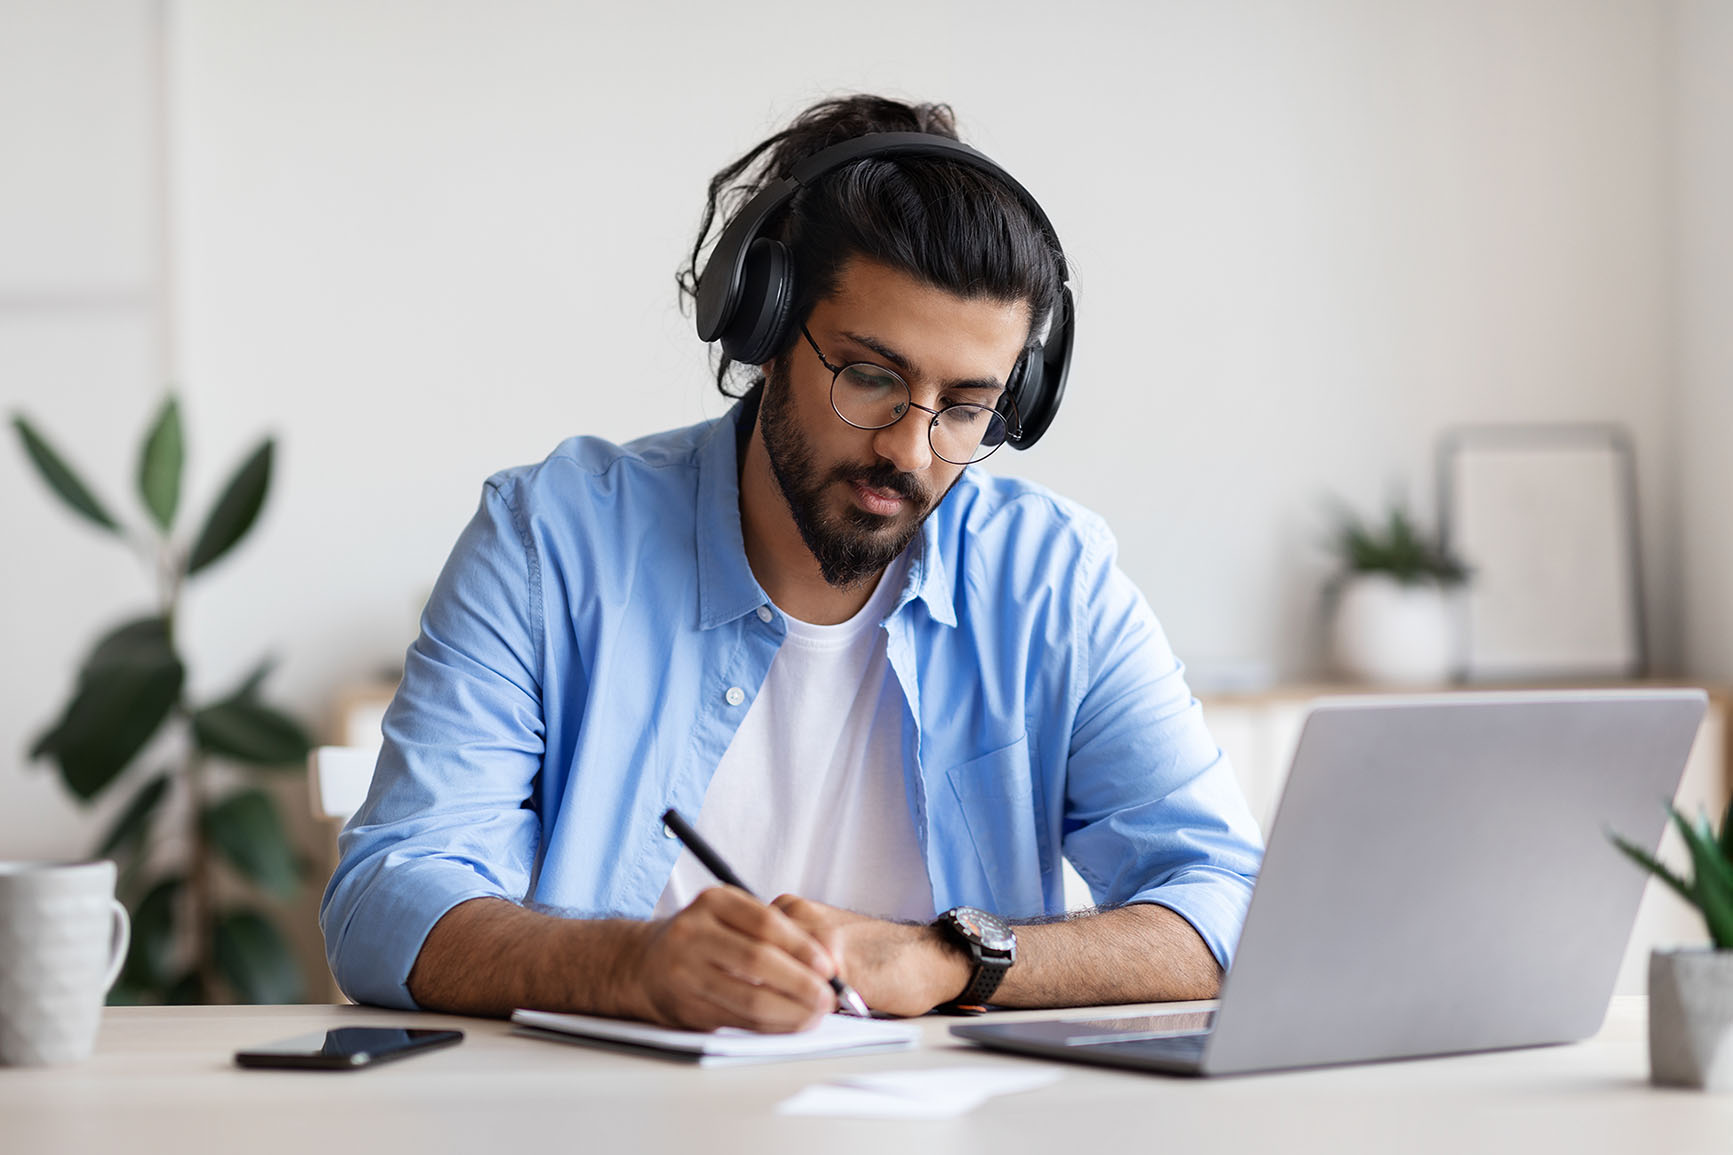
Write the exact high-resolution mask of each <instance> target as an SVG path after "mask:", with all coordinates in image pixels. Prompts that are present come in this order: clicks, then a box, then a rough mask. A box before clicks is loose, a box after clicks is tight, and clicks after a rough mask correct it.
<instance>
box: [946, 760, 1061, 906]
mask: <svg viewBox="0 0 1733 1155" xmlns="http://www.w3.org/2000/svg"><path fill="white" fill-rule="evenodd" d="M1033 755H1034V749H1033V747H1032V745H1031V744H1030V742H1029V738H1028V735H1027V734H1024V735H1023V736H1021V737H1019V738H1018V739H1017V740H1016V741H1015V742H1012V743H1011V744H1010V745H1008V746H1002V747H1000V748H999V749H997V750H993V751H990V752H988V753H986V754H982V755H981V756H980V757H978V758H972V759H970V760H969V761H967V762H963V763H960V764H959V765H957V766H954V767H952V768H951V769H950V770H949V771H948V772H947V773H946V779H947V781H948V782H949V784H950V788H951V793H952V795H953V796H954V798H955V800H956V803H957V806H958V808H959V810H960V812H961V816H962V820H963V825H964V826H965V827H966V828H967V829H968V833H969V837H970V839H971V840H972V841H973V843H974V851H975V855H976V857H977V858H978V859H979V860H980V869H981V871H982V875H983V880H984V881H985V883H986V886H987V889H988V891H989V892H990V893H991V895H992V899H993V904H992V909H993V910H994V912H995V913H996V914H999V915H1001V916H1003V917H1006V918H1032V917H1034V916H1036V915H1040V914H1044V913H1046V903H1045V901H1044V899H1043V895H1044V892H1045V891H1046V889H1047V887H1046V886H1045V884H1044V883H1045V879H1046V877H1047V875H1049V874H1050V873H1051V872H1052V871H1053V869H1054V867H1055V865H1056V864H1055V863H1052V862H1050V861H1049V855H1048V853H1047V838H1046V827H1047V823H1046V813H1045V810H1046V807H1045V806H1044V804H1043V800H1042V793H1041V791H1040V790H1038V789H1036V786H1035V781H1034V779H1035V773H1034V765H1033V763H1034V757H1033Z"/></svg>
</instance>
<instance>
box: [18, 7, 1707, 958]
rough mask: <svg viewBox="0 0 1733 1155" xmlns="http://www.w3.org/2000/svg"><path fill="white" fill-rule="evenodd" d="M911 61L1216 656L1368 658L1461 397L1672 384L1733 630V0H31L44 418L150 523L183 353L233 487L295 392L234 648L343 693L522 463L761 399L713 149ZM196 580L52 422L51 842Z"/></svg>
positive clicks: (1646, 555)
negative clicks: (141, 537)
mask: <svg viewBox="0 0 1733 1155" xmlns="http://www.w3.org/2000/svg"><path fill="white" fill-rule="evenodd" d="M861 90H867V91H876V92H883V93H886V94H890V95H896V96H903V97H907V98H913V99H923V100H941V101H947V102H949V103H951V104H952V105H953V106H954V108H955V110H956V112H957V114H958V117H959V120H960V123H961V125H962V127H963V130H964V133H965V137H966V138H967V139H968V140H970V141H971V143H974V144H976V145H977V146H978V147H980V148H982V149H983V150H984V151H986V152H987V153H988V154H990V155H992V156H993V157H994V158H995V159H997V160H998V161H999V162H1000V163H1002V164H1003V165H1005V166H1006V167H1007V168H1009V169H1010V170H1011V171H1012V172H1014V173H1016V174H1017V175H1018V176H1019V178H1020V179H1021V180H1022V181H1023V183H1024V184H1025V185H1026V186H1027V187H1028V188H1029V189H1030V190H1031V191H1032V192H1033V193H1035V195H1036V196H1037V197H1039V198H1040V200H1041V201H1042V203H1043V205H1044V206H1045V207H1046V209H1047V211H1048V213H1049V215H1050V216H1051V217H1052V219H1053V221H1054V222H1055V224H1056V226H1057V227H1058V229H1059V232H1060V235H1061V237H1062V239H1063V242H1064V245H1065V248H1066V251H1067V253H1068V254H1069V255H1070V257H1071V260H1072V265H1073V279H1074V284H1075V286H1076V290H1077V296H1078V306H1079V322H1078V328H1079V336H1078V342H1077V352H1076V359H1075V363H1074V369H1073V373H1072V377H1071V383H1070V391H1069V394H1068V396H1067V399H1066V403H1065V407H1064V411H1063V413H1062V414H1061V415H1060V418H1059V420H1058V422H1057V423H1056V424H1055V425H1054V427H1053V430H1052V432H1051V433H1050V434H1049V435H1048V436H1047V437H1046V438H1045V440H1044V441H1043V442H1042V444H1041V445H1040V446H1039V447H1038V448H1037V449H1035V450H1033V451H1031V452H1029V453H1027V454H1019V453H1015V452H1005V453H1001V454H999V455H997V456H996V457H995V458H993V459H992V461H991V462H989V463H988V466H987V467H988V468H991V469H994V470H997V471H1002V472H1006V473H1015V474H1019V475H1023V476H1027V477H1030V478H1033V479H1036V480H1038V481H1040V482H1042V483H1044V484H1047V485H1049V486H1052V487H1053V488H1055V489H1057V490H1059V491H1060V492H1062V493H1064V494H1066V495H1068V496H1070V497H1073V498H1075V499H1077V500H1079V501H1081V502H1083V503H1084V504H1086V505H1089V506H1091V507H1093V508H1095V509H1096V510H1098V511H1099V512H1101V513H1102V514H1104V515H1105V516H1106V517H1107V519H1108V520H1109V522H1110V523H1111V524H1112V526H1113V527H1114V529H1115V530H1116V532H1117V533H1118V535H1119V540H1120V544H1121V561H1122V564H1123V566H1124V568H1125V569H1126V570H1127V571H1128V572H1129V573H1130V575H1131V576H1132V578H1133V579H1134V580H1135V581H1136V582H1137V583H1138V585H1139V586H1140V587H1141V588H1142V589H1143V590H1144V592H1145V593H1146V594H1147V596H1148V597H1149V599H1150V601H1151V603H1152V604H1153V605H1154V607H1155V610H1156V613H1157V614H1158V616H1160V618H1161V619H1162V621H1163V623H1164V624H1165V626H1166V628H1167V630H1168V633H1169V635H1170V637H1171V639H1172V641H1173V644H1174V646H1175V648H1176V650H1177V651H1178V652H1179V654H1180V655H1181V657H1182V658H1184V659H1185V660H1186V661H1187V662H1188V664H1189V665H1190V667H1191V669H1192V671H1193V674H1194V677H1195V680H1196V682H1197V684H1198V686H1199V688H1200V690H1202V691H1207V690H1209V689H1211V688H1221V687H1233V688H1238V689H1245V688H1248V687H1251V688H1256V687H1259V686H1273V685H1280V684H1285V683H1291V682H1295V681H1303V680H1306V679H1311V678H1316V677H1318V676H1319V675H1320V674H1322V673H1323V672H1324V671H1325V670H1326V668H1327V660H1328V659H1327V654H1326V652H1325V647H1324V645H1323V630H1322V625H1321V622H1322V617H1321V609H1320V606H1321V594H1322V591H1323V589H1324V586H1325V583H1326V580H1327V579H1328V578H1329V577H1330V576H1331V574H1332V573H1333V567H1334V565H1335V561H1334V559H1333V558H1332V557H1331V555H1330V553H1329V551H1328V550H1327V549H1326V548H1325V547H1324V544H1323V543H1324V542H1325V541H1326V539H1327V538H1328V536H1329V526H1330V522H1329V517H1328V514H1327V511H1328V508H1329V506H1328V502H1329V500H1331V499H1333V498H1336V499H1341V500H1343V501H1345V502H1347V503H1348V504H1350V505H1352V506H1354V507H1357V508H1359V509H1362V510H1367V511H1373V510H1376V509H1377V508H1379V507H1381V506H1383V505H1384V504H1385V503H1387V502H1388V501H1389V500H1390V499H1392V498H1393V497H1396V496H1405V497H1406V498H1407V499H1408V500H1409V502H1410V503H1411V505H1412V506H1413V507H1414V508H1415V509H1416V510H1417V511H1419V513H1420V515H1421V517H1422V518H1423V520H1431V519H1432V518H1433V517H1434V514H1433V509H1434V503H1435V499H1436V494H1435V492H1434V476H1435V454H1436V451H1437V446H1438V443H1439V439H1440V437H1441V435H1442V434H1444V433H1445V431H1447V430H1449V429H1450V428H1452V427H1456V426H1460V425H1464V424H1478V423H1506V422H1522V423H1532V422H1540V423H1561V422H1611V423H1616V424H1618V425H1620V426H1622V427H1624V428H1625V429H1627V430H1628V431H1629V433H1630V435H1631V438H1632V440H1633V442H1634V445H1635V451H1636V452H1635V459H1636V466H1637V492H1638V495H1639V505H1640V518H1639V526H1640V548H1639V551H1638V555H1639V558H1640V565H1641V568H1642V574H1643V597H1644V602H1645V604H1644V607H1643V608H1644V611H1645V613H1644V630H1645V635H1646V636H1645V638H1644V643H1645V646H1646V649H1647V653H1648V657H1649V665H1650V668H1651V670H1652V671H1654V672H1658V673H1661V674H1668V675H1676V676H1681V677H1686V678H1691V679H1696V680H1714V679H1722V680H1725V679H1730V678H1733V516H1730V515H1729V513H1728V509H1729V505H1730V499H1733V322H1730V320H1729V318H1730V317H1733V132H1730V131H1729V126H1730V125H1733V4H1728V3H1725V2H1724V0H1394V2H1393V0H1304V2H1292V0H1185V2H1179V0H1172V2H1162V0H1137V2H1135V3H1134V2H1131V0H1119V2H1110V0H1076V2H1073V3H1069V4H1065V5H1062V6H1054V5H1052V4H1036V3H1027V2H1024V0H995V2H993V3H961V2H955V3H947V2H938V0H919V2H915V0H878V2H877V3H874V4H871V5H866V6H860V5H824V4H812V3H793V2H782V0H752V2H749V3H745V4H730V5H717V4H699V3H696V2H691V3H644V4H596V3H583V2H568V0H561V2H554V0H544V2H533V0H492V2H489V3H486V4H482V3H475V2H468V3H459V2H455V0H443V2H442V0H0V163H3V164H4V166H5V170H4V171H5V178H4V180H0V412H4V413H6V414H7V415H8V416H10V415H11V414H13V413H15V412H18V411H23V412H25V413H28V414H29V415H30V417H31V419H32V420H33V421H34V422H35V423H36V424H37V426H38V427H39V428H41V429H42V430H43V431H44V432H46V433H48V434H51V435H52V436H53V439H54V441H55V443H56V444H57V445H58V446H60V447H61V448H62V449H64V450H65V451H66V453H67V455H68V456H69V457H70V458H72V459H73V460H74V461H75V462H76V464H77V465H78V467H79V468H80V470H81V472H82V473H83V475H84V476H85V477H86V479H87V480H89V481H90V483H91V485H92V487H93V488H94V489H96V490H97V491H99V492H100V493H101V494H102V495H103V496H104V499H105V501H106V502H107V503H108V504H109V506H110V507H111V508H113V509H115V510H116V511H117V513H124V514H126V515H127V516H129V517H133V518H134V520H138V519H137V517H136V516H134V511H135V510H136V508H137V500H136V499H135V498H133V497H132V496H131V495H132V492H133V490H134V488H135V480H134V479H135V475H136V472H137V468H138V465H137V462H138V454H139V441H140V436H141V432H142V431H143V430H144V429H145V428H146V427H147V426H148V425H149V423H150V421H151V419H152V417H153V415H154V414H155V413H156V412H157V410H158V408H159V407H160V405H161V403H162V399H163V397H164V395H165V392H166V391H167V390H168V389H169V388H171V387H172V388H173V389H174V390H175V391H176V392H177V393H178V395H179V396H180V398H181V403H182V409H183V420H184V423H185V433H186V442H187V475H186V487H185V492H186V496H185V498H184V502H185V504H186V506H187V508H188V511H189V514H188V517H189V524H196V517H197V516H202V514H203V512H204V510H205V509H207V508H208V507H209V505H210V503H211V501H212V500H213V499H214V496H215V494H216V492H217V490H218V489H219V488H220V487H221V485H222V483H223V481H224V480H225V478H226V477H227V476H228V474H229V473H230V472H231V471H232V470H233V469H234V467H235V466H236V465H237V464H238V462H239V461H240V459H241V457H242V456H243V455H244V453H245V451H246V450H247V449H248V448H250V447H251V446H252V445H253V444H254V443H256V442H257V440H258V439H259V438H260V437H261V436H263V435H264V434H266V433H273V434H275V435H276V436H277V437H278V439H279V444H278V454H277V460H276V466H277V468H276V476H275V479H274V483H273V489H272V492H271V495H270V499H269V503H268V505H267V506H266V508H265V510H264V513H263V516H262V518H261V520H260V522H259V524H258V526H257V528H256V530H255V532H254V534H253V535H252V537H251V538H250V539H249V540H248V541H247V542H246V543H245V544H244V545H243V546H242V547H240V548H239V549H237V550H236V551H235V553H234V554H233V555H232V556H231V557H229V558H226V559H225V560H224V561H223V562H222V563H221V564H220V567H213V569H212V571H211V572H210V574H209V576H208V578H201V579H200V581H199V582H198V583H197V584H195V585H193V586H190V587H189V590H188V594H187V600H186V602H185V605H184V607H183V611H182V616H181V618H180V620H179V621H178V622H177V629H178V631H179V633H180V636H181V640H182V646H183V648H184V649H185V650H186V651H187V652H188V653H189V654H192V655H196V659H197V660H196V661H189V677H190V679H191V681H190V682H189V685H188V692H189V694H191V695H194V696H198V695H210V694H215V693H218V692H219V691H221V690H222V689H224V688H225V687H228V686H230V685H231V684H233V683H234V682H236V681H237V680H239V679H240V678H242V677H243V676H245V674H246V673H247V671H248V670H249V669H251V668H252V666H253V664H254V663H255V661H256V660H257V658H258V656H259V655H260V654H262V653H273V654H275V655H276V656H277V657H278V658H279V664H278V666H277V669H276V671H275V673H274V674H273V676H272V680H271V683H270V684H271V687H272V692H273V694H274V696H275V698H276V700H277V701H279V702H281V703H282V704H283V705H284V706H286V707H287V708H288V709H289V710H290V711H291V712H293V713H294V714H295V715H296V716H297V717H299V718H300V719H301V720H302V721H303V723H304V724H305V725H306V726H307V728H308V729H309V730H310V731H311V732H312V733H313V734H314V735H315V736H316V737H320V736H323V737H329V736H330V735H331V734H332V727H333V725H334V717H335V713H334V712H335V711H336V710H337V709H338V705H339V703H340V701H341V700H342V699H343V696H344V695H345V694H346V693H348V692H350V691H351V690H352V689H353V688H354V687H356V686H359V685H364V684H367V683H370V682H373V681H376V680H378V679H379V678H381V677H384V678H386V679H389V677H390V671H391V670H392V669H393V667H395V666H396V665H397V663H398V662H399V660H400V657H401V654H402V651H403V649H404V647H405V646H407V645H408V643H409V642H410V640H411V639H412V638H413V636H414V631H415V623H416V617H417V614H418V612H419V609H420V605H421V602H422V600H423V599H424V597H425V595H426V593H427V591H428V589H429V587H430V586H431V584H432V581H433V579H434V576H435V575H436V573H437V571H438V569H439V566H440V564H441V562H442V561H443V559H444V557H445V554H446V552H447V550H448V549H449V548H450V545H451V543H452V541H453V539H454V538H455V536H456V534H457V532H458V531H459V529H460V528H461V527H462V525H463V524H464V522H465V520H466V519H467V518H468V516H469V514H470V513H471V512H472V510H473V509H474V507H475V504H476V501H477V499H478V496H479V492H480V485H481V482H482V480H483V479H484V478H485V477H486V476H487V475H488V474H490V473H492V472H493V471H495V470H497V469H500V468H502V467H505V466H509V465H514V464H519V463H523V462H529V461H534V460H538V459H540V458H541V457H543V456H544V455H545V454H546V453H547V452H548V451H549V450H550V449H552V448H553V446H554V445H555V444H556V443H557V442H558V441H559V440H560V439H561V438H562V437H565V436H567V435H570V434H575V433H587V434H596V435H600V436H603V437H607V438H611V439H616V440H622V439H627V438H630V437H632V436H635V435H637V434H639V433H643V432H648V431H652V430H657V429H663V428H668V427H672V426H676V425H684V424H688V423H691V422H694V421H698V420H702V419H705V418H707V417H712V416H715V415H718V414H720V413H722V412H723V411H724V410H725V408H726V405H727V403H726V402H725V401H724V400H723V399H722V398H721V397H720V396H719V395H718V394H717V393H716V392H715V389H714V386H713V384H712V382H711V378H710V373H709V370H708V363H707V360H706V351H705V349H704V348H703V347H702V346H700V345H699V343H698V342H697V340H696V338H695V337H694V336H693V334H692V331H691V324H690V322H689V320H688V319H686V318H685V317H684V316H682V315H681V313H680V312H679V311H678V308H677V304H676V296H675V291H674V273H675V270H676V268H677V266H678V265H679V264H680V263H681V261H682V259H683V258H684V257H685V255H686V254H687V252H688V251H689V249H690V246H691V243H692V234H693V231H694V229H695V228H696V226H697V222H698V219H699V214H700V212H701V211H702V208H703V195H704V187H705V184H706V182H707V180H708V179H709V177H710V176H711V174H712V173H713V172H715V171H716V170H717V169H718V168H720V167H722V165H724V164H725V163H727V162H728V161H729V160H731V159H732V158H734V157H735V156H737V155H738V154H739V153H740V152H742V151H744V150H745V149H746V148H748V147H749V146H751V145H752V144H754V143H755V142H757V141H758V140H760V139H762V138H763V137H764V136H765V135H767V134H768V133H769V132H770V131H773V130H774V129H775V128H777V127H778V126H780V125H781V124H782V123H783V122H784V121H785V120H786V119H787V118H788V117H790V116H791V115H792V114H794V113H795V112H796V111H798V110H799V109H801V108H802V107H804V106H805V105H807V104H808V103H810V102H811V101H813V100H815V99H817V98H820V97H823V96H826V95H831V94H836V93H843V92H851V91H861ZM151 597H152V594H151V584H150V575H149V574H148V573H147V572H145V571H144V570H142V569H141V568H140V567H138V566H137V565H136V564H133V563H132V562H131V559H128V558H127V557H125V556H124V552H123V551H121V550H117V548H116V547H115V545H114V543H113V542H112V541H109V540H106V539H104V538H103V537H102V536H101V535H100V534H97V533H94V532H91V530H90V527H88V526H85V525H81V524H79V523H77V522H76V521H74V520H73V519H71V518H69V517H67V516H66V513H65V511H64V510H63V509H62V508H59V507H58V506H57V504H56V503H55V502H54V501H53V499H52V498H51V497H50V496H49V495H48V493H47V491H46V489H45V488H44V487H43V486H42V484H41V483H40V481H39V479H38V478H37V477H36V476H35V474H34V472H33V471H32V470H31V468H30V466H29V464H28V462H27V461H26V459H25V458H24V456H23V454H22V453H21V452H19V451H18V445H17V440H16V438H14V437H12V436H11V434H10V433H9V434H8V435H7V440H6V442H5V444H4V448H3V449H0V653H3V654H4V661H3V662H0V703H3V704H0V857H7V858H38V857H39V858H65V857H77V856H79V855H82V854H86V853H89V851H90V849H91V847H92V845H93V843H94V842H95V840H96V838H97V836H98V833H99V831H100V830H102V829H103V828H104V826H105V824H106V823H107V822H109V821H110V820H112V818H113V817H114V810H115V808H116V807H118V806H119V805H121V803H122V801H123V800H124V799H123V797H122V796H121V795H120V793H119V792H116V794H115V795H114V796H105V797H104V798H102V799H99V800H98V802H97V803H96V804H95V805H94V806H91V807H84V806H81V805H79V804H78V803H77V802H75V801H74V800H73V799H72V797H71V796H70V795H69V794H68V793H67V791H66V790H65V789H64V788H63V787H62V785H61V784H60V782H59V780H58V778H57V777H56V776H55V774H54V773H53V772H52V769H51V767H49V766H48V765H47V764H45V763H34V764H32V763H30V762H29V760H28V758H27V751H28V747H29V745H30V743H31V741H32V740H33V739H34V737H35V736H36V735H37V734H38V733H39V732H41V730H42V729H43V728H44V727H45V726H46V725H47V724H48V723H49V722H50V721H52V720H53V718H54V717H55V716H56V715H57V713H58V712H59V710H60V708H61V705H62V703H63V701H64V700H65V698H66V696H67V693H68V690H69V688H70V686H71V685H72V683H73V681H74V679H75V677H76V674H77V670H78V668H79V663H80V662H81V660H82V659H83V657H84V655H85V653H86V651H87V650H88V649H89V647H90V645H91V643H92V641H93V640H94V639H95V638H96V637H97V636H98V635H99V634H100V633H101V632H102V631H103V630H104V629H106V628H107V627H108V626H110V625H112V624H113V623H114V622H115V621H116V620H120V619H122V618H124V617H126V616H128V615H130V614H134V613H137V612H139V611H140V610H142V609H145V608H148V606H149V605H150V602H151ZM316 882H317V879H315V883H316ZM310 889H314V890H316V889H317V887H316V885H314V886H312V887H311V888H310ZM310 902H311V899H310V898H309V897H306V896H303V898H302V900H301V905H300V908H299V910H300V914H299V915H298V917H299V918H300V919H301V920H302V923H303V924H304V926H310V915H309V914H308V913H307V912H308V910H310ZM314 965H316V964H314Z"/></svg>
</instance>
